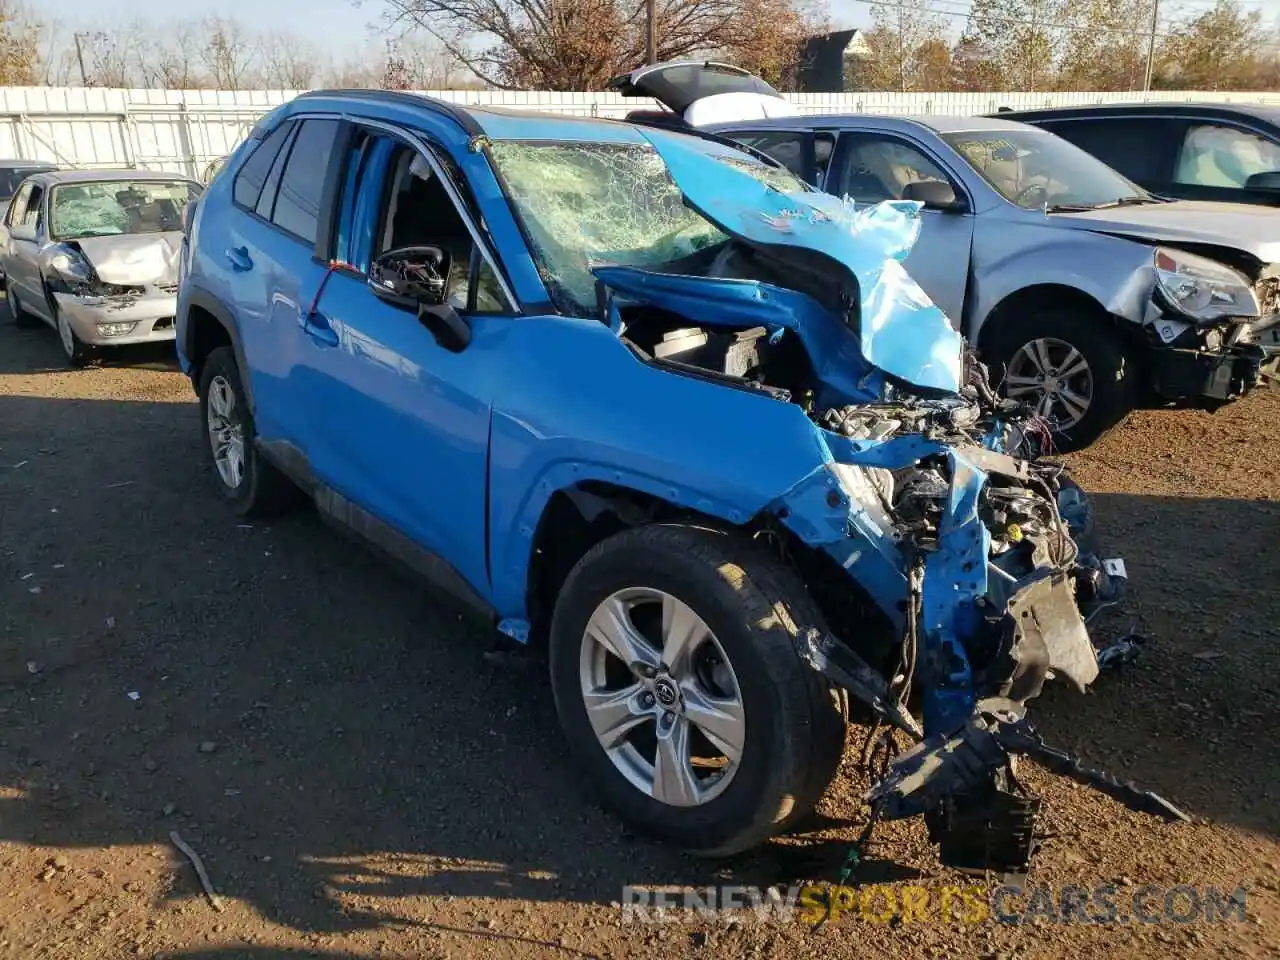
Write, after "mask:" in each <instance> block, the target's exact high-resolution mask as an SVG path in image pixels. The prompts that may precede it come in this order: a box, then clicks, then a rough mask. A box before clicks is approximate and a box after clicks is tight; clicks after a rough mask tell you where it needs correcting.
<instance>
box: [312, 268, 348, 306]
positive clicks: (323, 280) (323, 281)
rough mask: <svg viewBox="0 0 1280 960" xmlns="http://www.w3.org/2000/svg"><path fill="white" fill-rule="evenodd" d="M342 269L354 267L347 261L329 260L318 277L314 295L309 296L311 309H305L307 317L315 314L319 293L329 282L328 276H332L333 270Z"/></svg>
mask: <svg viewBox="0 0 1280 960" xmlns="http://www.w3.org/2000/svg"><path fill="white" fill-rule="evenodd" d="M343 269H346V270H354V269H355V267H353V266H352V265H351V264H349V263H347V262H346V261H345V260H330V261H329V266H328V268H327V269H326V270H325V272H324V276H323V277H321V278H320V286H318V287H317V288H316V295H315V296H314V297H312V298H311V309H309V310H308V311H307V316H308V317H314V316H315V315H316V310H317V309H318V308H319V306H320V295H321V294H323V293H324V288H325V284H327V283H328V282H329V278H330V277H331V276H333V272H334V271H335V270H343Z"/></svg>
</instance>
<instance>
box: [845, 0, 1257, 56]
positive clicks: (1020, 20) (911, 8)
mask: <svg viewBox="0 0 1280 960" xmlns="http://www.w3.org/2000/svg"><path fill="white" fill-rule="evenodd" d="M855 2H857V3H865V4H866V5H867V6H869V7H885V8H887V9H890V10H905V11H907V12H909V13H936V14H939V15H941V16H944V17H952V18H956V19H966V20H975V21H977V22H979V23H1003V24H1015V25H1018V26H1026V27H1039V28H1040V29H1043V30H1066V31H1068V32H1072V33H1097V32H1101V33H1113V34H1114V33H1119V34H1122V35H1124V36H1132V37H1150V36H1151V35H1152V31H1151V30H1126V29H1124V28H1122V27H1114V28H1111V27H1102V28H1099V27H1098V26H1096V25H1084V26H1078V25H1075V24H1069V23H1052V22H1048V21H1045V20H1036V19H1027V18H1026V17H1001V16H995V15H990V14H985V13H976V14H975V13H974V12H973V8H972V7H967V8H965V9H963V10H944V9H942V8H940V7H933V6H925V5H916V4H908V3H892V2H890V0H855ZM936 2H939V3H947V2H952V3H954V2H957V0H936ZM1155 36H1156V37H1185V36H1187V33H1186V31H1185V30H1156V31H1155ZM1278 45H1280V42H1278V41H1274V40H1273V41H1268V42H1266V43H1264V44H1261V46H1263V47H1266V48H1272V47H1276V46H1278Z"/></svg>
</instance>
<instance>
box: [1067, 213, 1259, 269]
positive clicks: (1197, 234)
mask: <svg viewBox="0 0 1280 960" xmlns="http://www.w3.org/2000/svg"><path fill="white" fill-rule="evenodd" d="M1053 216H1054V218H1055V220H1058V221H1059V222H1061V223H1063V224H1065V225H1069V226H1072V227H1075V228H1076V229H1082V230H1093V231H1097V232H1099V233H1109V234H1113V235H1115V236H1122V237H1130V238H1132V239H1135V240H1143V241H1148V242H1152V243H1169V244H1174V245H1177V244H1197V245H1204V246H1214V247H1229V248H1232V249H1235V250H1242V251H1244V252H1246V253H1249V254H1252V255H1253V256H1255V257H1257V258H1258V259H1259V260H1260V261H1262V262H1263V263H1277V262H1280V210H1276V209H1274V208H1272V207H1262V206H1253V205H1250V204H1246V203H1207V202H1202V201H1199V200H1175V201H1172V202H1170V203H1152V204H1144V205H1141V206H1136V205H1135V206H1127V207H1104V208H1102V209H1100V210H1084V211H1081V212H1078V213H1077V212H1072V213H1055V214H1053Z"/></svg>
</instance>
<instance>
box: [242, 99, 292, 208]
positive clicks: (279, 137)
mask: <svg viewBox="0 0 1280 960" xmlns="http://www.w3.org/2000/svg"><path fill="white" fill-rule="evenodd" d="M292 129H293V121H292V120H288V121H286V122H284V123H282V124H280V126H278V127H276V128H275V129H274V130H272V131H271V133H269V134H268V135H267V137H266V139H264V140H263V141H262V142H261V143H260V144H258V145H257V146H256V147H255V148H254V150H253V153H252V154H251V155H250V156H249V159H248V160H246V161H245V162H244V166H242V167H241V168H240V172H239V173H237V174H236V183H235V201H236V203H238V204H239V205H240V206H242V207H248V208H249V209H250V210H252V209H253V208H254V207H256V206H257V205H258V195H259V194H261V193H262V185H263V184H264V183H266V182H267V174H269V173H270V172H271V164H272V162H273V161H274V160H275V158H276V154H277V153H279V152H280V147H281V146H283V145H284V142H285V140H287V139H288V137H289V131H290V130H292Z"/></svg>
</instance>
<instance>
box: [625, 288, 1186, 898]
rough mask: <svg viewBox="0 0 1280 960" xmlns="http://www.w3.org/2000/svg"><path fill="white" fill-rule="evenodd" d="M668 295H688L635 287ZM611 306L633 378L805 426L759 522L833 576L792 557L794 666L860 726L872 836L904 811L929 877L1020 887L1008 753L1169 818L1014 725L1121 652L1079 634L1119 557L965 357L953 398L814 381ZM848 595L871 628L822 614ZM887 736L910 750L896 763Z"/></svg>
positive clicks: (803, 360) (806, 370) (887, 382)
mask: <svg viewBox="0 0 1280 960" xmlns="http://www.w3.org/2000/svg"><path fill="white" fill-rule="evenodd" d="M650 276H651V277H652V275H650ZM668 282H669V283H678V282H693V283H696V282H697V280H696V279H695V278H684V280H683V281H681V280H679V279H678V278H669V280H668V281H667V282H664V281H663V280H662V279H655V280H653V283H654V284H655V285H656V286H659V287H661V286H665V285H667V283H668ZM774 293H775V291H771V294H770V295H774ZM677 302H678V301H677ZM613 310H614V314H615V316H614V323H615V325H616V329H617V331H618V333H619V335H620V336H621V337H622V339H623V340H624V341H625V342H626V343H627V344H628V345H629V346H631V348H632V349H633V350H634V351H635V352H636V353H637V354H638V355H639V356H640V357H641V358H643V359H645V360H646V361H647V362H650V363H653V364H655V365H658V366H662V367H666V368H668V369H670V370H672V372H674V373H681V374H684V375H689V376H695V377H711V378H714V379H716V380H719V381H722V382H724V383H725V384H726V385H732V386H736V387H738V388H740V389H748V390H754V391H759V392H761V393H763V394H765V395H766V396H768V397H770V398H772V399H775V400H777V401H780V402H785V403H792V404H795V405H797V406H799V407H800V408H801V409H803V410H804V412H805V414H806V415H807V417H808V418H809V419H810V420H811V421H812V422H813V423H814V424H815V425H816V426H817V427H818V428H820V430H821V435H822V436H823V437H824V438H825V440H826V443H827V445H828V447H829V448H830V450H831V453H832V456H833V460H834V462H833V463H832V464H830V465H829V470H828V472H826V474H824V476H822V477H815V478H814V482H813V483H812V484H809V485H807V486H808V487H809V489H802V488H797V489H796V490H794V491H792V492H791V494H790V495H789V496H788V497H786V498H783V500H782V501H780V502H779V504H778V505H776V507H775V509H774V511H773V515H774V518H776V519H777V520H778V521H780V522H781V524H782V525H784V526H786V527H788V528H789V529H790V530H791V532H792V533H794V534H796V535H797V538H798V539H799V541H800V542H801V543H802V544H803V545H804V546H805V547H807V548H809V550H812V551H814V552H815V553H821V554H825V555H826V557H827V558H829V559H830V560H834V561H835V564H834V565H831V564H826V565H825V566H824V565H821V564H816V561H814V560H813V559H812V557H807V554H808V552H809V550H803V549H802V550H799V551H792V555H793V556H794V560H795V565H796V566H797V567H798V569H799V570H800V572H801V574H802V576H803V577H804V579H805V581H806V583H807V584H808V585H809V587H810V590H811V592H813V593H814V595H815V598H816V599H817V600H818V601H819V606H820V607H822V608H823V610H824V614H825V615H826V617H827V619H828V620H829V621H830V623H831V626H830V632H829V633H825V634H824V633H823V632H821V631H818V630H810V631H808V632H807V633H806V635H805V637H804V639H803V641H802V643H801V650H800V653H801V656H802V657H803V658H805V659H806V660H807V662H808V663H809V664H810V665H811V666H812V667H813V668H814V669H816V670H818V671H819V672H820V673H822V674H823V675H824V676H826V677H827V678H828V679H829V680H830V681H832V682H833V683H834V684H836V685H837V686H840V687H843V688H844V689H846V690H847V691H848V692H849V693H850V694H851V695H852V696H853V697H854V698H855V699H856V700H857V701H860V702H861V703H862V704H864V705H865V706H866V707H869V708H870V710H871V712H872V714H874V716H875V718H876V721H875V722H876V724H877V726H876V728H875V729H878V730H880V738H879V742H878V744H877V746H876V751H878V754H879V756H880V758H881V761H882V762H881V764H880V767H879V770H878V772H877V773H876V774H875V775H874V776H873V780H874V786H873V787H872V789H871V790H870V791H869V792H868V794H867V798H866V799H867V801H868V802H869V803H870V804H871V806H872V811H873V814H872V822H873V823H874V822H875V821H876V820H878V819H894V818H898V817H905V816H914V815H919V814H922V815H924V816H925V818H926V822H927V823H928V825H929V829H930V833H931V836H932V837H933V839H934V840H935V842H937V843H938V844H939V848H940V852H941V856H942V858H943V860H944V862H946V863H948V865H950V866H953V867H956V868H958V869H963V870H972V871H979V872H982V871H988V870H992V871H999V872H1003V873H1021V872H1024V871H1025V870H1026V869H1027V867H1028V865H1029V862H1030V859H1031V857H1032V854H1033V852H1034V850H1035V848H1036V846H1037V843H1038V840H1037V835H1036V831H1035V823H1036V816H1037V813H1038V810H1039V805H1040V803H1039V799H1038V798H1036V797H1033V796H1031V795H1030V794H1028V793H1027V792H1026V790H1025V789H1024V788H1023V787H1022V786H1021V784H1020V783H1019V782H1018V781H1017V778H1016V776H1015V775H1014V764H1013V757H1014V756H1016V755H1018V754H1023V755H1031V756H1033V757H1035V758H1036V759H1037V760H1040V761H1041V762H1043V763H1045V764H1046V765H1048V766H1049V767H1050V768H1051V769H1053V770H1055V771H1056V772H1059V773H1061V774H1063V775H1066V776H1069V777H1073V778H1074V779H1077V780H1079V781H1080V782H1083V783H1086V784H1088V785H1091V786H1094V787H1096V788H1098V789H1100V790H1102V791H1103V792H1105V793H1107V794H1108V795H1110V796H1112V797H1113V798H1115V799H1117V800H1119V801H1121V802H1123V803H1126V804H1128V805H1130V806H1132V807H1134V808H1135V809H1140V810H1145V811H1147V812H1151V813H1153V814H1156V815H1160V816H1166V817H1170V818H1173V819H1179V818H1183V814H1182V813H1181V812H1180V811H1178V810H1177V809H1176V808H1174V807H1172V806H1171V805H1170V804H1168V803H1167V802H1165V801H1164V800H1162V799H1160V798H1158V797H1154V796H1153V795H1151V794H1148V793H1144V792H1142V791H1140V790H1137V789H1136V788H1133V787H1128V786H1124V785H1121V784H1119V783H1118V782H1117V781H1115V780H1113V779H1112V778H1110V777H1108V776H1107V775H1105V774H1101V773H1098V772H1096V771H1091V770H1087V769H1086V768H1084V767H1083V766H1082V765H1080V764H1079V763H1078V762H1077V761H1076V760H1075V759H1074V758H1072V757H1071V756H1070V755H1068V754H1065V753H1063V752H1062V751H1057V750H1054V749H1053V748H1051V747H1049V746H1047V745H1045V744H1044V743H1043V742H1042V741H1041V740H1040V739H1039V737H1038V735H1037V734H1036V733H1035V731H1034V728H1033V727H1032V726H1031V725H1030V724H1029V722H1028V721H1027V719H1026V716H1025V704H1026V701H1028V700H1029V699H1032V698H1034V697H1036V696H1038V695H1039V694H1040V692H1041V690H1042V688H1043V686H1044V684H1045V682H1046V681H1047V680H1049V679H1052V678H1055V677H1061V678H1063V679H1066V680H1068V681H1069V682H1070V683H1071V684H1072V685H1073V686H1075V687H1076V688H1077V689H1078V690H1080V691H1082V692H1083V691H1084V690H1085V688H1086V687H1087V686H1088V685H1089V684H1090V683H1092V682H1093V681H1094V680H1095V679H1096V678H1097V677H1098V674H1099V670H1100V668H1101V667H1102V666H1104V665H1107V664H1109V663H1114V662H1118V661H1121V660H1124V659H1128V658H1129V656H1131V655H1132V653H1133V652H1134V651H1135V650H1136V649H1137V645H1136V640H1135V639H1134V638H1132V637H1124V638H1121V639H1120V640H1118V641H1116V643H1114V644H1112V645H1110V646H1108V647H1104V648H1101V649H1100V648H1098V647H1097V646H1095V644H1094V642H1093V641H1092V639H1091V638H1090V634H1089V630H1088V627H1087V623H1088V622H1089V621H1090V620H1091V619H1092V618H1093V617H1094V616H1095V615H1096V614H1097V613H1098V612H1100V611H1101V610H1102V609H1104V608H1106V607H1108V606H1111V605H1114V604H1115V603H1117V602H1118V601H1119V599H1120V598H1121V596H1122V593H1123V588H1124V583H1125V570H1124V564H1123V561H1121V560H1118V559H1104V558H1103V557H1102V556H1101V555H1100V554H1099V553H1098V552H1097V550H1096V548H1095V547H1094V546H1093V544H1092V539H1093V537H1092V518H1091V515H1090V511H1089V506H1088V501H1087V498H1086V497H1085V496H1084V494H1083V493H1082V491H1081V490H1080V489H1079V487H1077V486H1076V485H1075V484H1074V483H1073V482H1072V481H1071V480H1070V479H1069V477H1067V475H1066V472H1065V469H1064V467H1063V466H1062V465H1060V464H1058V463H1055V462H1052V461H1048V460H1044V459H1042V457H1043V456H1044V455H1045V454H1047V453H1051V452H1052V431H1051V429H1050V427H1049V425H1048V424H1047V423H1046V422H1044V421H1043V420H1042V419H1041V418H1039V417H1037V416H1036V415H1035V413H1034V410H1033V409H1031V408H1030V407H1028V406H1025V405H1023V404H1020V403H1018V402H1016V401H1010V400H1005V399H1002V398H1000V397H998V396H997V395H996V393H995V391H994V390H993V389H992V387H991V384H990V381H989V377H988V373H987V370H986V368H985V367H984V366H983V365H982V364H981V363H980V362H978V361H977V360H976V358H975V357H974V356H973V354H972V353H971V352H970V351H969V350H968V349H967V348H965V350H964V358H963V382H962V386H961V388H960V391H959V393H958V394H957V393H943V392H941V391H930V390H922V389H919V388H913V387H912V385H911V384H907V383H903V382H900V381H897V380H895V379H894V378H892V377H886V376H882V375H880V374H881V373H882V372H881V371H877V370H875V369H874V368H869V369H864V370H861V371H856V375H851V376H849V377H848V378H845V379H843V380H842V381H840V382H835V383H833V382H832V378H831V377H830V376H823V375H820V374H819V372H818V370H817V369H816V365H815V363H814V362H813V360H812V359H811V357H810V352H809V350H808V349H807V348H806V342H805V339H806V338H805V337H804V336H803V333H804V331H803V330H796V329H794V328H788V327H786V326H779V325H769V324H749V323H748V324H744V325H743V326H731V325H724V324H714V325H713V324H706V323H697V322H695V321H693V320H692V319H691V318H689V317H686V316H684V315H682V314H681V313H677V312H675V311H674V310H672V309H668V308H667V307H666V306H665V305H661V306H660V305H658V304H655V303H637V302H635V301H634V300H632V301H631V302H630V303H625V304H622V305H619V304H617V303H615V304H614V305H613ZM859 390H861V395H859V392H858V391H859ZM833 480H834V482H833ZM801 486H802V487H805V486H806V485H801ZM818 495H820V497H821V499H819V498H818ZM797 554H799V555H797ZM845 574H847V575H848V576H846V575H845ZM850 577H851V578H852V580H853V581H854V583H850V582H849V578H850ZM833 579H835V580H838V581H839V583H838V584H835V583H833V582H832V581H833ZM858 587H860V588H861V589H862V590H863V591H865V593H866V594H868V595H869V596H870V597H871V599H872V602H873V605H875V606H877V607H878V608H879V614H880V617H881V619H882V620H883V621H884V622H885V623H886V624H887V627H886V630H885V631H884V632H882V633H881V632H877V631H869V630H867V629H865V627H864V620H863V617H862V616H861V614H858V613H854V614H850V613H848V612H847V608H843V607H838V606H837V604H836V603H835V602H834V601H833V600H832V597H833V595H834V594H838V593H848V592H850V591H851V590H855V589H856V588H858ZM851 620H852V621H853V622H851ZM917 710H920V711H922V713H923V720H919V719H917V718H916V711H917ZM880 724H882V725H883V726H879V725H880ZM894 731H900V732H901V733H905V734H906V735H907V736H908V738H909V739H910V740H912V741H914V746H912V747H911V748H910V749H909V750H907V751H906V752H902V750H901V747H900V746H899V745H898V743H897V741H896V740H895V739H894ZM873 732H874V731H873ZM876 751H873V753H874V752H876ZM868 762H869V763H870V762H872V760H871V754H868ZM868 836H869V834H868Z"/></svg>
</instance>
